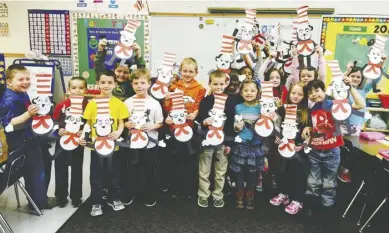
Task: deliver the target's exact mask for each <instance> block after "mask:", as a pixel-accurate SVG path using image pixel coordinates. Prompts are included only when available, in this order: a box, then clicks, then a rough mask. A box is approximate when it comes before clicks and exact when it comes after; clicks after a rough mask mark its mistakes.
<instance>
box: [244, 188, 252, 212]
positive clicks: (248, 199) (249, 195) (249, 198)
mask: <svg viewBox="0 0 389 233" xmlns="http://www.w3.org/2000/svg"><path fill="white" fill-rule="evenodd" d="M246 209H248V210H253V209H254V190H252V189H248V190H247V193H246Z"/></svg>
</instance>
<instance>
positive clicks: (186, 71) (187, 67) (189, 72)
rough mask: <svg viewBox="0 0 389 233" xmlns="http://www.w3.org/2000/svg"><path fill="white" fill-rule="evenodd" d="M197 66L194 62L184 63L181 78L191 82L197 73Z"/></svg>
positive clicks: (185, 81)
mask: <svg viewBox="0 0 389 233" xmlns="http://www.w3.org/2000/svg"><path fill="white" fill-rule="evenodd" d="M197 73H198V72H197V70H196V66H195V65H194V64H182V68H181V76H182V77H181V78H182V81H184V83H186V84H189V83H191V82H192V80H193V79H194V78H195V77H196V75H197Z"/></svg>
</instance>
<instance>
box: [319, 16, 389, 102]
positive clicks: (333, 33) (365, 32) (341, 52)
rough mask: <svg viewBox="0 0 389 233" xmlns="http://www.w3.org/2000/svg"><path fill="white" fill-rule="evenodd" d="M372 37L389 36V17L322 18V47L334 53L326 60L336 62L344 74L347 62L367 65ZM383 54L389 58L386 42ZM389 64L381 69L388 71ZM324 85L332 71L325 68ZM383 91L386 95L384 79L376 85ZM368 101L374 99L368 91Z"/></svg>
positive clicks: (388, 87) (387, 85) (387, 88)
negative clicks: (378, 35)
mask: <svg viewBox="0 0 389 233" xmlns="http://www.w3.org/2000/svg"><path fill="white" fill-rule="evenodd" d="M375 34H381V35H385V36H389V17H383V16H382V17H377V16H374V17H369V16H363V17H362V16H324V17H323V20H322V30H321V40H320V43H321V46H323V47H324V48H326V49H328V50H330V51H334V52H333V53H332V54H331V55H329V56H326V59H327V60H338V61H339V65H340V68H341V69H342V70H343V71H345V70H346V65H347V63H348V62H349V61H350V60H356V61H360V63H358V64H359V66H364V65H365V64H367V62H368V59H367V56H366V55H367V54H368V51H369V48H370V46H369V45H370V43H372V39H375ZM385 53H386V54H387V55H389V42H387V43H386V47H385ZM388 63H389V62H388V61H387V62H386V64H384V67H383V70H384V71H385V72H387V73H388V72H389V64H388ZM327 71H328V72H327V83H326V84H329V83H330V81H331V72H330V70H329V69H327ZM378 88H379V89H381V90H382V92H384V93H386V94H388V93H389V80H388V79H386V78H383V79H382V80H381V82H380V83H379V84H378ZM367 97H369V98H377V94H373V93H372V92H370V93H369V94H368V96H367Z"/></svg>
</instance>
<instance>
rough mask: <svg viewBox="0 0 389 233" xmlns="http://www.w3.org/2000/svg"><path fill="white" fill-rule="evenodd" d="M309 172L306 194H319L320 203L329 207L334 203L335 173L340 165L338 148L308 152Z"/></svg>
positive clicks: (317, 195)
mask: <svg viewBox="0 0 389 233" xmlns="http://www.w3.org/2000/svg"><path fill="white" fill-rule="evenodd" d="M308 158H309V164H310V168H309V174H308V186H307V191H306V195H308V196H309V195H311V196H316V197H319V196H321V202H322V205H324V206H326V207H329V206H332V205H333V204H334V203H335V197H336V175H337V173H338V168H339V165H340V149H339V147H336V148H334V149H331V150H315V149H312V150H311V152H309V154H308Z"/></svg>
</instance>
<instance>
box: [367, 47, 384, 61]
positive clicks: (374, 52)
mask: <svg viewBox="0 0 389 233" xmlns="http://www.w3.org/2000/svg"><path fill="white" fill-rule="evenodd" d="M367 57H368V58H369V61H370V62H371V63H373V64H379V63H380V62H382V52H381V51H380V50H379V49H377V48H372V49H371V50H370V52H369V54H368V55H367Z"/></svg>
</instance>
